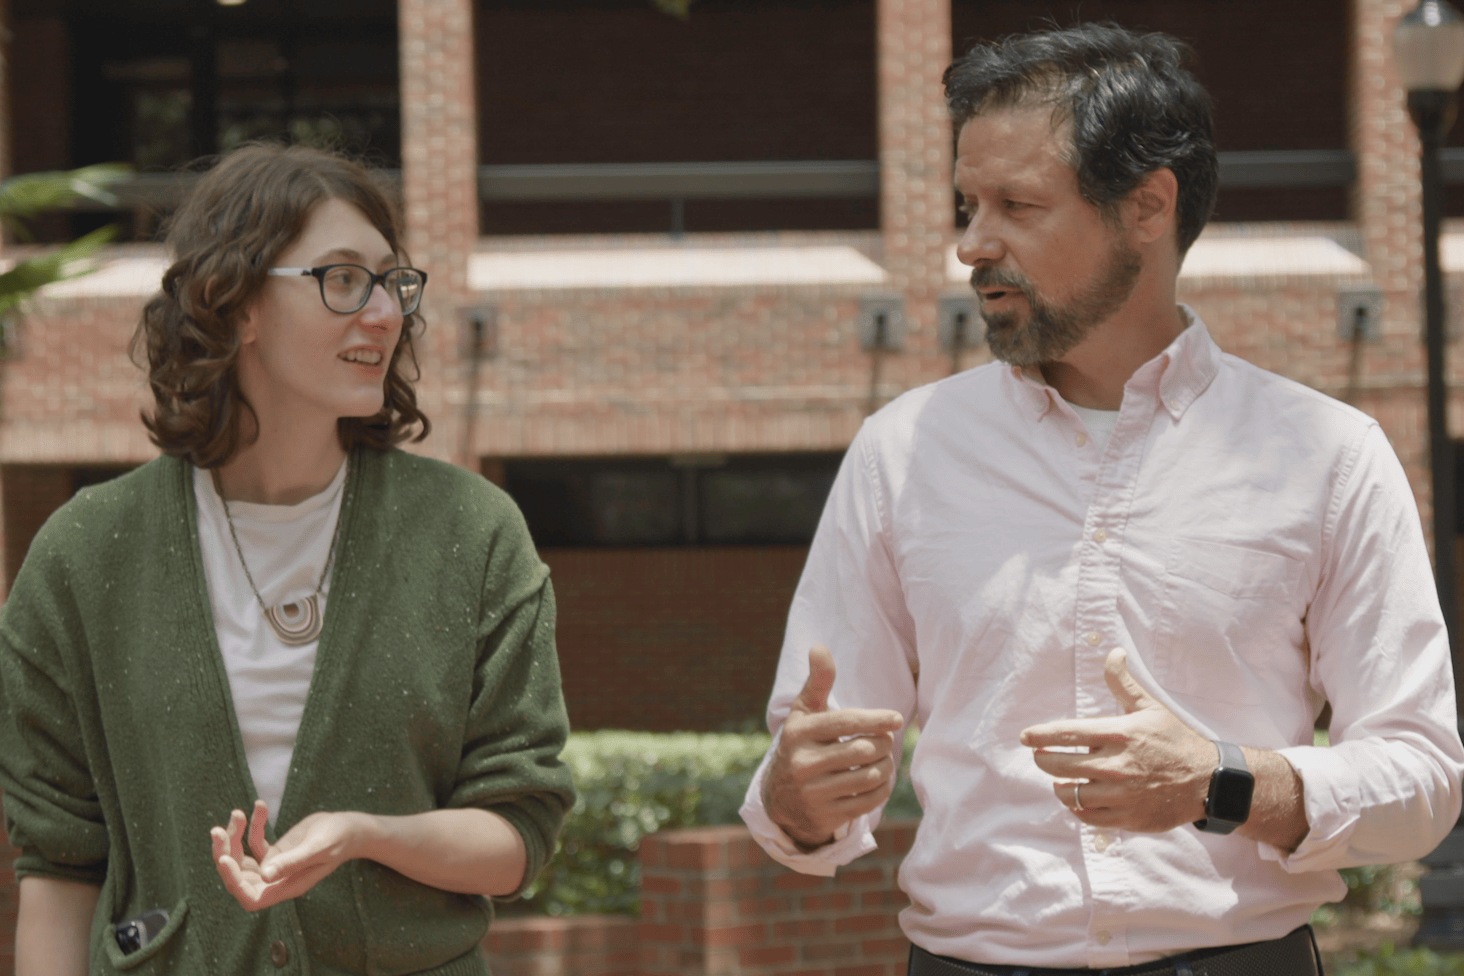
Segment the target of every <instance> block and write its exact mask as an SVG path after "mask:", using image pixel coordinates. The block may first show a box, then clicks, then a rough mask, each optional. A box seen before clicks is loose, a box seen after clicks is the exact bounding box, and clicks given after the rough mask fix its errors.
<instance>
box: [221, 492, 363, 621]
mask: <svg viewBox="0 0 1464 976" xmlns="http://www.w3.org/2000/svg"><path fill="white" fill-rule="evenodd" d="M212 474H213V481H214V488H215V489H217V490H218V493H219V501H220V502H222V503H223V505H224V518H225V519H226V520H227V521H228V523H229V537H230V538H232V539H233V540H234V551H235V552H237V553H238V554H239V565H240V566H243V567H244V578H245V579H247V580H248V581H249V589H250V590H252V591H253V592H254V599H255V600H258V601H259V609H261V610H263V611H264V619H265V620H266V621H268V622H269V626H270V629H271V630H273V631H274V632H275V636H276V637H278V638H279V639H280V643H281V644H285V645H287V646H289V647H299V646H300V645H302V644H309V643H310V642H311V641H313V640H317V639H319V637H320V629H321V628H322V627H323V626H325V615H324V614H322V613H321V612H320V591H321V590H322V589H324V588H325V580H326V577H327V576H329V575H330V567H331V564H332V563H333V562H334V561H335V550H336V542H338V541H339V540H340V537H341V514H342V513H344V512H345V509H346V499H345V498H344V497H343V498H342V499H341V508H340V511H339V512H337V513H336V524H335V532H334V533H333V534H332V535H331V537H330V552H328V553H326V556H325V567H324V568H323V569H321V571H320V582H318V583H316V584H315V592H314V593H312V594H310V595H309V596H308V597H306V598H305V599H303V600H295V601H293V602H291V603H282V604H280V605H279V606H277V607H267V606H265V605H264V597H262V596H260V595H259V587H257V586H255V585H254V577H253V576H252V575H250V572H249V563H248V562H247V561H246V560H245V559H244V547H243V546H241V545H239V533H237V532H236V531H234V516H233V514H232V513H231V512H230V511H229V500H228V499H227V498H225V497H224V485H223V482H222V481H221V480H220V479H219V472H218V469H217V468H215V469H214V470H213V472H212ZM350 480H351V472H350V471H349V470H348V471H346V481H347V483H349V482H350ZM342 490H343V491H344V489H342Z"/></svg>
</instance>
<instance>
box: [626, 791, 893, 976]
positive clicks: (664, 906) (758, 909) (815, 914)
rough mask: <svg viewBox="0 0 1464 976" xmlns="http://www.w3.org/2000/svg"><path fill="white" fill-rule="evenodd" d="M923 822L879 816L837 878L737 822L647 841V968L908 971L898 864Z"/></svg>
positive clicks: (775, 974)
mask: <svg viewBox="0 0 1464 976" xmlns="http://www.w3.org/2000/svg"><path fill="white" fill-rule="evenodd" d="M916 823H917V822H916V821H913V820H900V821H891V822H889V823H886V824H883V825H882V826H881V827H880V828H879V830H877V831H875V840H876V841H877V842H878V844H879V849H878V850H876V851H873V852H871V853H869V854H866V855H865V856H864V857H862V858H860V859H859V860H857V861H855V862H854V863H853V864H851V865H849V866H848V867H845V868H841V869H840V870H839V873H838V875H837V876H836V877H833V878H819V877H813V876H810V875H803V874H795V873H794V872H792V871H789V870H788V869H787V868H785V867H783V866H781V865H779V864H777V863H776V862H774V861H773V860H772V859H771V858H769V857H768V856H767V855H766V854H765V853H763V851H762V849H761V848H759V847H758V846H757V844H756V843H754V842H753V840H752V837H751V836H750V835H749V834H748V832H747V828H746V827H742V826H740V825H739V826H729V827H703V828H699V829H696V830H679V831H668V832H665V833H660V834H653V835H651V836H650V837H647V838H645V839H644V840H642V841H641V850H640V863H641V916H640V950H641V951H640V960H641V969H640V971H641V973H642V974H643V976H713V974H716V976H793V974H799V976H814V974H820V976H823V974H827V976H904V973H905V961H906V957H907V955H908V953H909V951H910V944H909V942H908V941H907V940H906V939H905V937H904V935H903V934H902V933H901V931H900V928H899V923H898V921H897V916H898V915H899V912H900V910H901V909H902V908H904V907H905V905H906V904H907V903H908V900H907V899H906V898H905V896H904V894H903V893H902V892H901V891H900V890H899V887H898V885H897V884H896V880H895V877H896V873H897V872H898V870H899V866H900V862H901V861H902V860H904V857H905V854H906V853H907V852H908V851H909V849H910V845H911V843H912V842H913V841H914V839H915V827H916Z"/></svg>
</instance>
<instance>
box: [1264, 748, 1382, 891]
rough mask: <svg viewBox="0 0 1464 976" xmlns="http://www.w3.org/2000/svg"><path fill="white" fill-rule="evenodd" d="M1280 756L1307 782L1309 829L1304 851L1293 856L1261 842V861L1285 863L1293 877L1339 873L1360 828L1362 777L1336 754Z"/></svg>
mask: <svg viewBox="0 0 1464 976" xmlns="http://www.w3.org/2000/svg"><path fill="white" fill-rule="evenodd" d="M1276 751H1277V753H1278V754H1280V755H1281V756H1282V758H1284V759H1285V760H1286V761H1287V762H1289V763H1290V764H1291V768H1292V769H1295V770H1296V772H1297V775H1299V776H1300V777H1301V788H1302V802H1303V804H1304V806H1305V808H1306V822H1307V828H1308V829H1307V834H1306V837H1305V838H1303V839H1302V842H1301V846H1299V847H1297V849H1296V850H1294V851H1292V852H1291V853H1290V854H1288V853H1286V852H1285V851H1283V850H1282V849H1281V848H1279V847H1276V846H1275V845H1274V844H1267V843H1263V842H1262V843H1259V847H1260V854H1261V860H1263V861H1273V862H1275V863H1276V864H1279V865H1280V866H1281V868H1282V869H1283V870H1284V871H1286V872H1287V873H1288V874H1300V873H1301V872H1303V871H1327V870H1335V869H1336V868H1337V867H1338V866H1340V865H1342V864H1343V863H1344V862H1345V859H1346V856H1347V850H1348V847H1349V844H1350V842H1351V839H1352V832H1353V831H1354V830H1356V829H1357V824H1358V819H1359V817H1360V814H1361V809H1360V800H1359V796H1360V795H1361V792H1362V781H1361V778H1360V777H1359V776H1358V774H1357V770H1356V769H1355V768H1354V767H1353V766H1352V764H1350V763H1349V762H1348V761H1347V757H1346V756H1345V755H1339V754H1338V752H1337V750H1335V749H1322V748H1318V747H1316V746H1294V747H1291V748H1287V749H1278V750H1276Z"/></svg>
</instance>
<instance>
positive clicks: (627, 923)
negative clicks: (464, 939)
mask: <svg viewBox="0 0 1464 976" xmlns="http://www.w3.org/2000/svg"><path fill="white" fill-rule="evenodd" d="M636 926H637V922H636V920H635V919H634V918H632V917H631V916H629V915H574V916H569V917H566V918H509V919H503V920H500V921H497V922H494V923H493V925H492V926H491V927H490V928H489V929H488V937H487V938H485V939H484V940H483V951H484V952H486V953H487V954H488V961H489V963H490V965H491V966H492V969H493V976H639V973H640V942H639V940H638V939H637V937H636ZM0 976H4V974H3V973H0Z"/></svg>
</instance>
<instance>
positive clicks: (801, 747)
mask: <svg viewBox="0 0 1464 976" xmlns="http://www.w3.org/2000/svg"><path fill="white" fill-rule="evenodd" d="M833 687H834V656H833V655H832V654H830V653H829V649H828V648H826V647H814V648H812V649H810V650H809V652H808V680H807V681H806V682H804V684H803V690H802V691H800V692H799V693H798V697H797V698H795V699H793V707H792V708H791V709H790V710H789V711H788V718H787V720H786V721H784V723H783V734H782V736H781V738H779V740H778V751H777V752H776V753H775V754H774V755H773V760H772V762H771V763H769V765H768V770H767V773H766V774H764V777H763V784H762V800H763V808H764V809H765V810H767V812H768V816H769V817H770V818H772V821H773V823H775V824H777V825H778V826H779V827H782V828H783V831H784V832H785V833H786V834H787V835H788V836H789V837H791V838H793V840H794V842H795V843H797V844H798V845H799V846H800V847H801V848H803V849H804V850H805V851H811V850H813V849H814V848H816V847H822V846H823V845H824V844H827V843H828V842H829V841H831V840H833V838H834V831H835V830H837V829H838V828H839V827H840V826H842V825H843V824H846V823H848V822H849V821H850V820H853V819H854V818H855V817H857V816H859V815H860V814H864V813H868V812H869V811H871V810H873V809H874V808H875V807H877V806H879V805H880V804H881V803H883V802H884V801H885V800H887V799H889V796H890V791H891V790H893V789H894V786H895V760H894V741H895V740H894V733H896V732H898V731H899V730H900V728H901V727H902V726H903V725H904V724H905V719H904V716H902V715H901V714H900V713H899V712H896V711H891V710H890V709H886V708H840V709H835V710H834V711H829V692H830V691H832V690H833Z"/></svg>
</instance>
